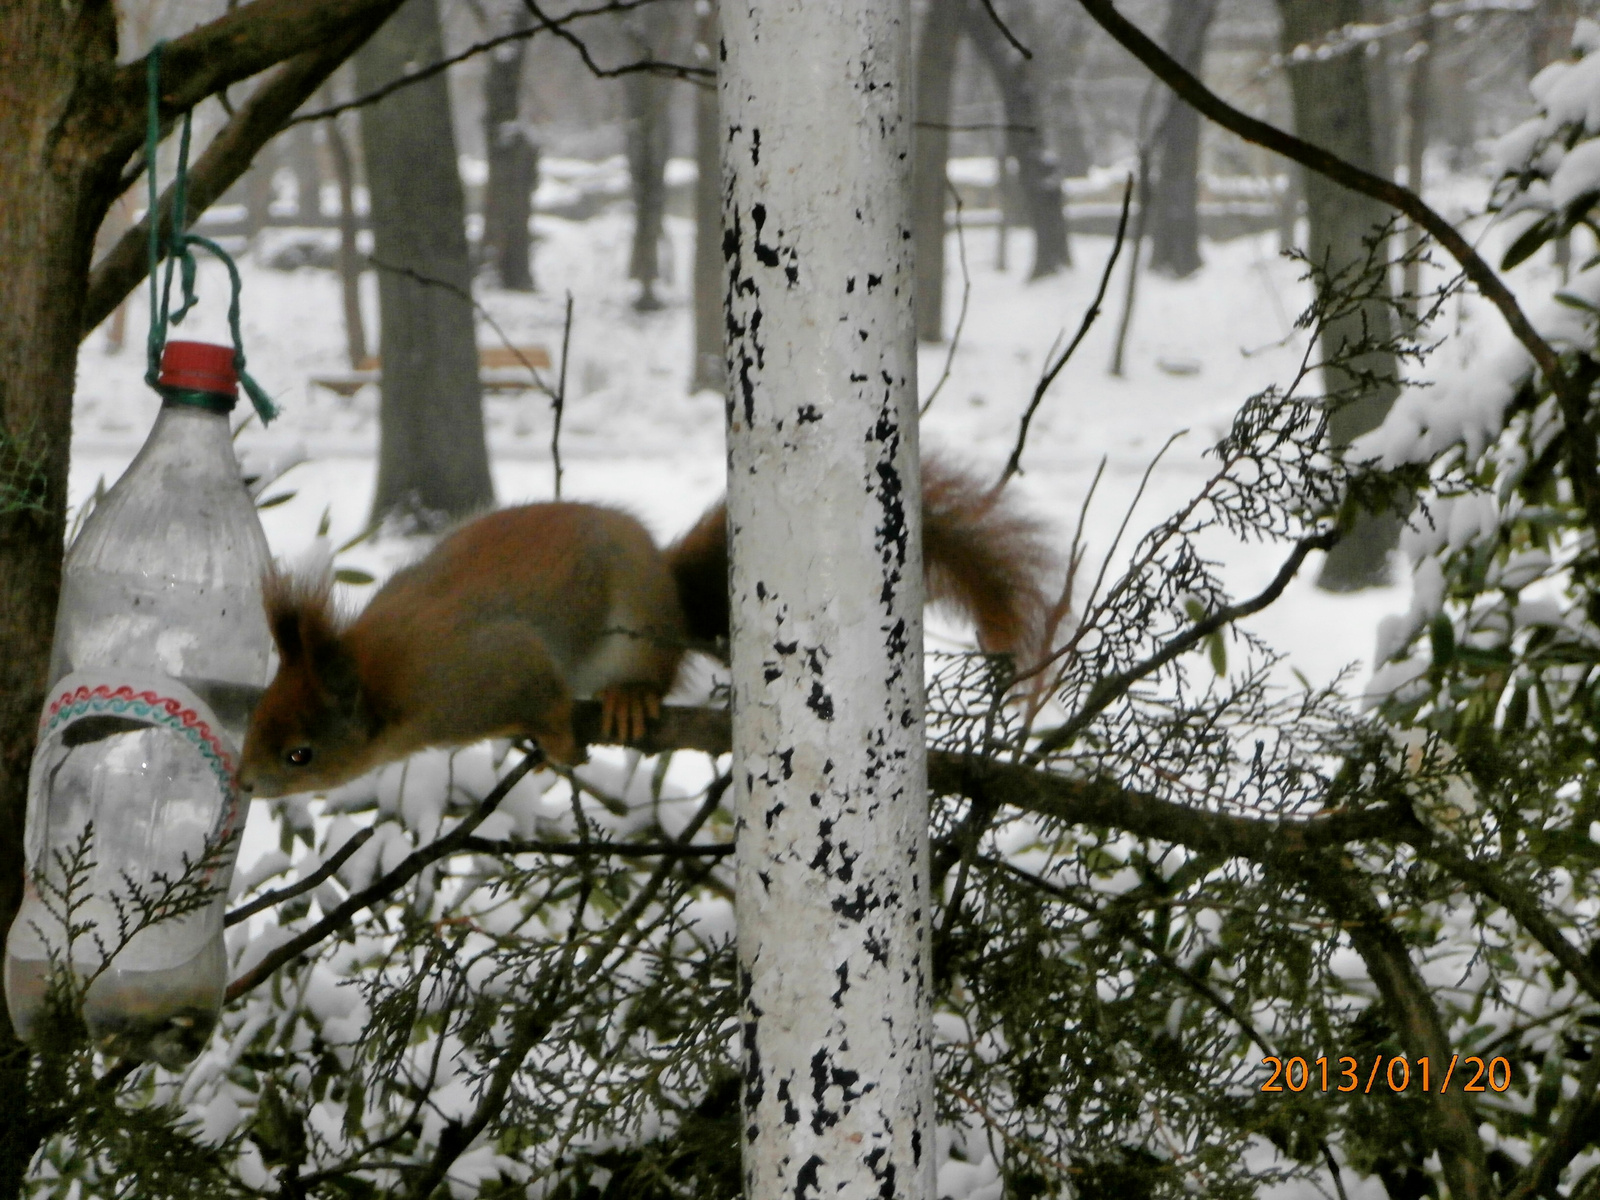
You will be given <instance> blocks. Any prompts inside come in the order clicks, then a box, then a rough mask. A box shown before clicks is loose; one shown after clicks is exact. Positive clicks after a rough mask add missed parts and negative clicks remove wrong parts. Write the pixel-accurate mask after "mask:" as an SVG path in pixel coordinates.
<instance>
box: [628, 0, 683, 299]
mask: <svg viewBox="0 0 1600 1200" xmlns="http://www.w3.org/2000/svg"><path fill="white" fill-rule="evenodd" d="M676 15H677V13H676V11H675V10H674V8H673V7H672V6H671V5H668V4H653V5H651V6H650V7H649V8H647V9H646V10H645V12H644V15H643V16H642V17H639V18H638V19H637V20H636V21H634V22H632V24H631V28H630V33H631V35H632V38H633V41H634V43H635V49H636V51H637V52H638V53H639V54H640V55H642V56H644V57H648V58H666V57H668V56H669V55H670V52H671V43H672V34H673V24H674V18H675V17H676ZM623 90H624V93H625V95H626V97H627V106H628V173H629V175H630V177H631V178H632V181H633V216H634V221H633V252H632V254H631V255H630V256H629V260H628V277H629V278H630V279H637V280H638V281H639V298H638V299H637V300H635V301H634V305H633V306H634V307H635V308H636V309H638V310H639V311H640V312H651V311H653V310H655V309H658V308H660V307H661V300H660V298H659V297H658V296H657V295H656V280H657V279H658V278H659V276H660V265H661V233H662V223H663V219H664V218H665V216H666V208H667V181H666V171H667V151H668V148H669V147H670V145H671V142H670V138H671V135H672V122H671V120H670V117H669V114H668V111H667V109H668V105H669V103H670V101H671V97H672V81H671V80H669V79H666V78H664V77H662V76H659V75H654V74H651V73H650V72H648V71H636V72H634V73H633V74H630V75H627V76H625V77H624V79H623Z"/></svg>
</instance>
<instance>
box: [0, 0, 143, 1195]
mask: <svg viewBox="0 0 1600 1200" xmlns="http://www.w3.org/2000/svg"><path fill="white" fill-rule="evenodd" d="M116 54H117V44H116V23H115V17H114V14H113V12H112V9H111V6H110V5H109V4H101V5H88V6H84V7H82V8H80V7H79V6H76V5H71V6H69V5H62V4H59V3H57V2H56V0H7V3H5V4H0V106H3V107H4V110H5V114H6V115H5V118H4V119H3V120H0V162H4V163H5V169H4V170H0V272H3V273H4V276H5V280H6V286H5V287H4V288H3V289H0V935H3V931H4V930H7V929H9V928H10V927H11V919H12V917H14V916H15V915H16V911H17V905H18V904H19V902H20V900H21V895H22V871H23V857H22V846H23V841H22V837H23V824H24V804H25V799H26V795H27V785H28V764H29V761H30V760H31V758H32V755H33V743H34V733H35V730H36V728H37V722H38V719H39V710H40V708H41V706H42V705H43V702H44V691H45V685H46V683H47V682H48V681H47V679H46V671H47V669H48V665H49V657H50V639H51V635H52V633H53V630H54V626H55V615H56V601H57V598H58V596H59V591H60V577H61V542H62V538H63V536H64V531H65V513H66V490H67V457H68V449H69V444H70V439H71V436H72V390H73V381H74V375H75V372H76V367H77V360H78V339H79V337H80V335H81V332H82V329H81V322H82V319H83V307H84V298H85V295H86V293H87V286H88V273H89V259H90V255H91V253H92V250H93V247H94V235H95V230H96V228H97V227H98V226H99V224H100V221H101V219H102V218H103V217H104V216H105V213H106V209H107V208H108V207H109V205H110V204H111V201H112V199H113V198H114V197H115V195H116V186H117V170H116V167H117V164H115V163H113V164H109V165H110V169H109V170H107V169H106V168H105V165H103V164H97V162H96V159H97V158H98V157H100V155H101V153H102V152H103V148H102V147H100V146H98V145H96V140H97V135H98V134H100V133H101V132H103V131H100V130H97V129H95V128H94V127H93V125H92V121H91V120H89V119H86V117H85V114H84V112H83V110H82V108H81V107H79V106H78V105H76V104H74V103H73V100H74V98H77V97H81V96H86V95H94V94H98V93H103V92H104V91H105V90H106V89H108V88H109V87H110V86H111V84H110V75H111V72H112V71H113V70H114V69H115V67H116ZM28 1063H29V1058H28V1054H27V1052H26V1051H25V1050H24V1049H23V1048H22V1047H21V1046H20V1045H19V1044H18V1043H17V1040H16V1038H15V1037H14V1036H13V1034H12V1031H11V1019H10V1017H9V1015H8V1014H7V1013H6V1010H5V1001H4V999H3V997H0V1197H7V1198H8V1200H9V1198H10V1197H14V1196H17V1195H18V1194H20V1190H21V1186H22V1178H23V1173H24V1172H25V1171H26V1170H27V1166H28V1160H29V1158H30V1157H31V1156H32V1153H33V1150H34V1148H35V1145H36V1144H37V1136H36V1134H35V1131H34V1129H33V1128H32V1125H31V1119H32V1118H33V1117H34V1116H35V1115H36V1114H34V1113H33V1112H32V1111H31V1110H30V1097H29V1071H28Z"/></svg>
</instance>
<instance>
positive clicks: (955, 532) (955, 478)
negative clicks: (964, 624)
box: [667, 457, 1059, 670]
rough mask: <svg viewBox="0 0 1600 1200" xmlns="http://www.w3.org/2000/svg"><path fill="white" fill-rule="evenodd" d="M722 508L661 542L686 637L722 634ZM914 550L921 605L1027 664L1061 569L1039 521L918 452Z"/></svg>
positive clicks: (709, 638) (1034, 655)
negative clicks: (951, 613)
mask: <svg viewBox="0 0 1600 1200" xmlns="http://www.w3.org/2000/svg"><path fill="white" fill-rule="evenodd" d="M727 524H728V518H727V510H726V507H725V506H724V505H723V504H721V503H718V504H716V505H714V506H713V507H712V508H710V509H709V510H707V512H706V513H705V515H704V516H702V517H701V518H700V520H699V521H697V522H696V523H695V525H694V527H693V528H692V529H690V530H689V531H688V532H687V533H685V534H684V535H683V536H682V537H681V538H679V539H678V540H677V541H676V542H675V543H673V545H672V546H671V547H669V548H668V550H667V558H668V561H669V562H670V563H671V566H672V574H673V578H674V579H675V580H676V581H677V585H678V598H679V601H680V603H681V604H682V606H683V613H684V618H685V620H686V622H687V623H688V631H689V636H690V637H691V638H694V639H696V640H697V641H700V642H703V643H711V642H714V641H716V640H717V639H720V638H726V637H727V636H728V534H727ZM922 554H923V566H924V571H925V574H926V579H927V593H928V603H929V604H949V605H951V606H953V607H954V608H955V609H957V610H958V611H959V612H961V613H963V614H964V615H965V616H966V617H967V618H968V619H969V620H970V621H971V622H972V623H973V625H974V626H976V628H977V632H978V644H979V645H980V646H981V647H982V648H983V649H984V650H987V651H990V652H992V653H1009V654H1012V655H1014V656H1015V657H1016V660H1017V665H1018V667H1019V668H1021V669H1023V670H1026V669H1028V668H1029V667H1030V666H1032V665H1033V664H1034V663H1035V662H1037V661H1038V658H1039V656H1041V655H1042V653H1043V652H1044V650H1045V649H1046V648H1045V647H1044V646H1043V644H1042V642H1043V639H1044V637H1045V632H1046V629H1045V627H1046V622H1047V620H1048V618H1049V613H1050V605H1051V597H1050V595H1049V593H1048V592H1047V591H1046V588H1047V587H1049V586H1051V585H1052V584H1053V583H1054V577H1055V576H1056V574H1057V573H1058V571H1059V562H1058V560H1057V556H1056V555H1055V553H1054V552H1053V551H1052V550H1051V548H1050V543H1049V541H1048V539H1047V538H1046V536H1045V527H1044V524H1043V522H1041V521H1039V520H1037V519H1036V518H1034V517H1031V516H1028V515H1027V514H1025V513H1022V512H1019V511H1018V510H1017V509H1016V508H1015V507H1014V506H1013V505H1011V504H1009V503H1007V499H1006V497H1005V495H1004V494H1003V493H1002V494H996V493H995V492H994V490H993V489H992V488H991V487H989V486H988V485H987V484H985V483H983V482H981V481H979V480H978V479H977V478H976V477H974V476H973V475H971V474H969V473H967V472H965V471H962V470H960V469H959V468H957V467H954V466H952V465H950V464H949V463H947V462H945V461H944V460H943V459H941V458H938V457H927V458H924V459H923V460H922Z"/></svg>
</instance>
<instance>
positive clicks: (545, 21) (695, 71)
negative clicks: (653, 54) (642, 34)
mask: <svg viewBox="0 0 1600 1200" xmlns="http://www.w3.org/2000/svg"><path fill="white" fill-rule="evenodd" d="M522 6H523V7H524V8H526V9H527V10H528V11H529V12H530V13H532V14H533V16H534V17H535V19H537V20H538V21H539V23H540V25H541V26H543V28H545V29H548V30H549V31H550V32H551V33H553V34H555V35H556V36H557V37H558V38H560V39H561V40H562V41H564V42H566V43H567V44H568V45H570V46H571V47H572V48H573V49H574V50H576V51H577V52H578V57H579V58H581V59H582V60H583V65H584V66H586V67H588V68H589V72H590V74H592V75H594V76H596V77H597V78H600V79H615V78H616V77H617V76H619V75H637V74H639V73H641V72H643V73H646V74H650V75H665V76H666V77H667V78H669V79H683V80H686V81H688V82H690V83H700V82H708V83H709V82H714V81H715V80H716V78H717V73H716V71H715V70H714V69H713V68H711V67H686V66H684V65H683V64H681V63H669V62H661V61H659V60H657V59H653V58H645V59H640V60H638V61H637V62H631V63H623V64H622V65H621V66H620V67H602V66H601V65H600V64H599V63H597V62H595V60H594V57H593V55H591V54H590V53H589V47H588V46H587V45H585V44H584V41H583V39H582V38H580V37H578V36H577V35H576V34H574V33H572V32H571V31H570V30H568V29H565V28H563V27H562V25H561V24H560V22H559V21H558V20H556V19H555V18H553V17H551V16H550V15H549V14H548V13H546V12H545V11H544V9H542V8H540V7H539V4H538V0H522Z"/></svg>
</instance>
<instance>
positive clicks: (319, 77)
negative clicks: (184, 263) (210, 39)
mask: <svg viewBox="0 0 1600 1200" xmlns="http://www.w3.org/2000/svg"><path fill="white" fill-rule="evenodd" d="M381 23H382V20H381V18H379V19H374V18H367V19H366V20H364V21H361V22H359V23H356V24H353V25H352V26H351V27H349V28H347V29H346V30H344V31H343V32H342V33H341V35H340V36H338V37H336V38H334V39H333V40H331V41H330V42H328V43H327V44H326V45H323V46H319V47H318V48H316V49H315V50H309V51H307V52H305V53H304V54H301V55H299V56H298V57H296V58H293V59H291V60H290V61H288V62H286V63H284V64H283V66H281V67H279V68H278V70H277V71H276V72H275V73H274V74H273V76H272V77H271V78H270V79H268V80H265V81H264V82H263V83H262V84H261V86H259V87H258V88H256V90H255V93H254V94H253V95H252V96H251V97H250V99H248V100H247V101H245V102H244V104H243V105H241V106H240V107H239V109H238V111H237V112H236V114H235V115H234V117H233V119H232V120H231V121H229V122H228V124H227V125H226V126H225V127H224V128H223V129H222V131H221V132H220V133H218V134H217V136H216V137H215V138H213V139H212V140H211V143H210V145H208V146H207V147H206V149H205V152H204V153H203V154H201V155H200V157H199V158H198V159H197V160H196V161H195V163H194V165H193V166H192V167H191V168H190V170H189V182H188V188H189V190H188V198H187V210H188V213H189V214H190V218H191V219H193V218H194V217H196V216H198V215H199V214H200V213H202V212H204V211H205V210H206V209H207V208H209V207H210V206H211V205H212V204H214V203H215V202H216V201H217V200H218V198H220V197H221V195H222V194H223V193H224V192H226V191H227V190H228V189H229V188H230V187H232V186H233V185H234V183H235V182H237V181H238V179H239V178H240V176H242V175H243V174H244V173H245V171H246V170H248V169H249V166H250V162H251V160H252V159H254V158H255V156H256V154H257V153H258V152H259V151H260V149H261V147H263V146H265V145H266V144H267V143H268V142H269V141H271V140H272V138H273V136H274V135H275V134H277V133H278V132H279V130H281V129H282V128H283V125H284V122H285V121H286V120H287V119H288V118H289V117H290V115H291V114H293V112H294V110H295V109H297V108H299V107H300V105H302V104H304V103H305V102H306V100H307V98H309V97H310V96H311V95H312V93H314V92H315V91H316V90H317V89H318V88H319V87H321V86H322V84H323V82H324V81H325V80H326V79H327V78H328V76H330V75H332V74H333V72H334V71H335V70H336V69H337V68H338V67H339V64H340V63H342V62H344V60H345V59H347V58H349V57H350V55H352V54H354V53H355V52H356V50H357V49H359V48H360V46H361V44H362V43H363V42H365V41H366V40H367V38H369V37H371V36H372V34H373V32H374V31H375V30H376V29H377V28H378V26H379V25H380V24H381ZM158 212H159V219H160V221H161V223H162V226H166V225H167V224H169V223H170V222H171V219H172V189H171V188H170V187H169V188H168V189H167V190H166V191H165V192H164V193H163V194H162V197H161V202H160V205H159V208H158ZM149 237H150V216H149V214H148V213H147V214H145V217H144V219H143V220H142V221H140V222H139V223H138V224H137V225H134V226H133V227H132V228H130V229H128V230H126V231H124V233H123V235H122V236H121V237H120V238H118V239H117V243H116V245H114V246H113V247H112V248H111V249H110V250H109V251H108V252H107V253H106V254H105V255H104V256H103V257H102V258H101V259H100V261H99V262H98V263H96V264H95V266H94V270H93V271H91V272H90V274H89V292H88V295H87V297H86V298H85V300H84V309H83V311H84V321H83V334H84V336H85V337H87V336H88V335H89V334H90V333H91V332H92V331H93V330H94V329H96V328H97V327H98V326H99V325H100V323H101V322H102V321H104V320H105V319H106V318H107V317H109V316H110V315H111V313H112V312H113V311H114V310H115V309H116V307H117V305H119V304H121V303H122V302H123V301H124V300H126V299H127V298H128V295H129V293H131V292H132V291H133V289H134V288H136V287H138V286H139V284H140V283H141V282H143V280H144V278H145V273H146V268H147V266H148V259H147V257H146V254H145V249H146V243H147V242H148V240H149Z"/></svg>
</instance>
